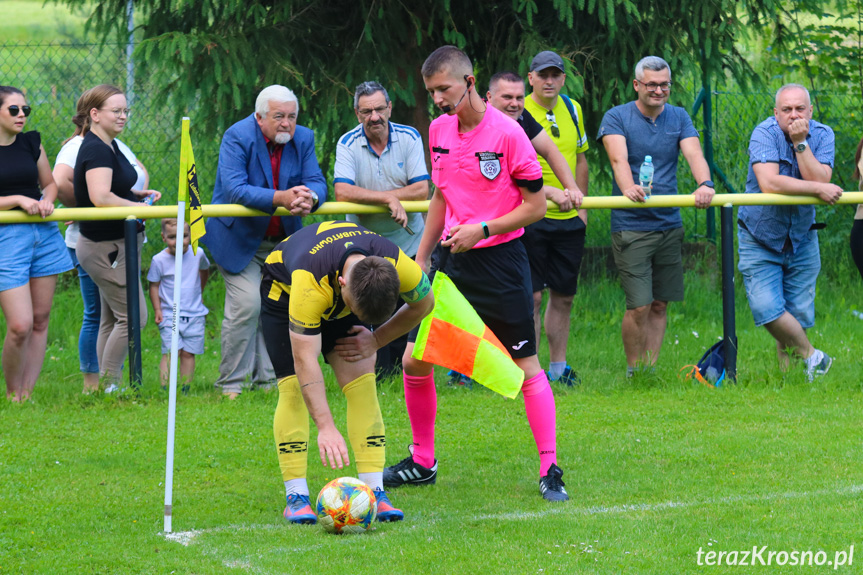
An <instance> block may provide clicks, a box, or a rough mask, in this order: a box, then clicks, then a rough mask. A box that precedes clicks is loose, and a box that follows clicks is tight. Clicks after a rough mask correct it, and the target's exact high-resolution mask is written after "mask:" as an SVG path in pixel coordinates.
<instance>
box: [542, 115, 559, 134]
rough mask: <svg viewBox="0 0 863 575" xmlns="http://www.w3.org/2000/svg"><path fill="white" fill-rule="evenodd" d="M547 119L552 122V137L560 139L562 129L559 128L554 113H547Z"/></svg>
mask: <svg viewBox="0 0 863 575" xmlns="http://www.w3.org/2000/svg"><path fill="white" fill-rule="evenodd" d="M545 119H546V120H548V121H549V122H551V135H552V136H554V137H555V138H559V137H560V128H559V127H558V126H557V120H555V117H554V112H546V113H545Z"/></svg>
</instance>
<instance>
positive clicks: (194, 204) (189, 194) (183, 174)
mask: <svg viewBox="0 0 863 575" xmlns="http://www.w3.org/2000/svg"><path fill="white" fill-rule="evenodd" d="M177 199H178V200H179V201H181V202H186V221H187V222H189V228H190V229H191V232H192V236H191V244H192V253H193V254H197V253H198V240H199V239H201V237H202V236H203V235H204V234H206V233H207V229H206V227H205V226H204V209H203V208H202V207H201V193H200V191H199V190H198V173H197V171H196V169H195V154H194V152H192V138H191V137H190V136H189V118H183V134H182V138H181V140H180V189H179V191H178V192H177Z"/></svg>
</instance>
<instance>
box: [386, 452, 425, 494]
mask: <svg viewBox="0 0 863 575" xmlns="http://www.w3.org/2000/svg"><path fill="white" fill-rule="evenodd" d="M410 451H411V454H410V455H408V456H407V457H405V458H404V459H402V460H401V461H399V462H398V463H396V464H395V465H392V466H390V467H387V468H385V469H384V487H401V486H402V485H433V484H434V482H435V481H437V459H435V461H434V465H433V466H432V468H431V469H429V468H428V467H423V466H422V465H420V464H419V463H416V462H414V454H413V446H411V449H410Z"/></svg>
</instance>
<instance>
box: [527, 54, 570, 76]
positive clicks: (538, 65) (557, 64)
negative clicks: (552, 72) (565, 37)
mask: <svg viewBox="0 0 863 575" xmlns="http://www.w3.org/2000/svg"><path fill="white" fill-rule="evenodd" d="M546 68H557V69H558V70H560V71H561V72H566V68H564V67H563V58H561V57H560V56H558V55H557V54H555V53H554V52H551V51H550V50H545V51H543V52H540V53H539V54H537V55H536V56H534V57H533V60H532V61H531V63H530V71H531V72H542V71H543V70H545V69H546Z"/></svg>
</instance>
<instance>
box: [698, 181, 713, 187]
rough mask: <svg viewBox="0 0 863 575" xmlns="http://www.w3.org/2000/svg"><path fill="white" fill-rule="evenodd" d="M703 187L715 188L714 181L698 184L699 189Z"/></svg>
mask: <svg viewBox="0 0 863 575" xmlns="http://www.w3.org/2000/svg"><path fill="white" fill-rule="evenodd" d="M701 186H707V187H708V188H712V187H713V180H704V181H703V182H701V183H700V184H698V187H699V188H700V187H701Z"/></svg>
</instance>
